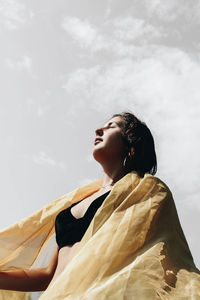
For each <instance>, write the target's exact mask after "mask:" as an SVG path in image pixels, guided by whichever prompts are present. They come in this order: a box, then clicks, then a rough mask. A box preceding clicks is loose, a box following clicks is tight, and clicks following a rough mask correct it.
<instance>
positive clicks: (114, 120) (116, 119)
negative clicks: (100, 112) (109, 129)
mask: <svg viewBox="0 0 200 300" xmlns="http://www.w3.org/2000/svg"><path fill="white" fill-rule="evenodd" d="M112 123H114V124H116V125H118V126H120V127H121V126H122V125H123V120H122V118H121V117H119V116H116V117H113V118H111V119H109V120H108V121H107V122H106V123H105V125H104V126H107V125H110V124H112Z"/></svg>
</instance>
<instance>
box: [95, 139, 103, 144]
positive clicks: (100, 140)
mask: <svg viewBox="0 0 200 300" xmlns="http://www.w3.org/2000/svg"><path fill="white" fill-rule="evenodd" d="M102 141H103V140H102V139H101V138H96V139H95V141H94V145H97V144H98V143H100V142H102Z"/></svg>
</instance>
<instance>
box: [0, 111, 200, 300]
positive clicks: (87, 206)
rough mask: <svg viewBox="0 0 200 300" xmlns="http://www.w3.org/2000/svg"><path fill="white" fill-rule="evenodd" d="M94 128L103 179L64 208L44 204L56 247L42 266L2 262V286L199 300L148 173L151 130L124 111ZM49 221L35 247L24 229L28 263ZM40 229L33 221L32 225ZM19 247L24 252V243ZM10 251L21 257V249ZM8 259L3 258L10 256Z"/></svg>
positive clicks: (53, 293)
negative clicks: (53, 224)
mask: <svg viewBox="0 0 200 300" xmlns="http://www.w3.org/2000/svg"><path fill="white" fill-rule="evenodd" d="M95 133H96V138H95V141H94V149H93V156H94V158H95V160H96V161H98V162H99V163H100V164H101V165H102V167H103V170H104V177H103V180H100V181H97V182H96V183H93V186H91V185H89V186H87V188H85V189H84V188H82V190H81V189H80V190H81V192H80V191H79V190H78V191H79V192H78V193H77V192H76V193H75V195H73V197H72V196H69V199H67V206H66V209H65V210H62V209H61V208H63V207H65V205H63V204H61V205H60V207H58V211H59V214H57V217H56V218H54V216H55V205H54V208H53V209H54V211H53V212H51V213H49V214H47V215H45V214H46V211H47V210H51V209H52V207H51V206H50V208H49V207H48V209H47V208H46V209H45V214H44V215H45V217H44V219H45V220H47V221H45V222H44V226H42V228H43V227H45V226H47V225H46V224H51V222H52V220H50V219H52V218H50V217H52V216H53V221H54V220H55V229H56V241H57V244H58V248H57V249H56V251H55V253H54V255H53V258H52V259H51V261H50V263H49V264H48V265H47V266H45V267H41V268H36V267H35V268H33V267H32V268H23V269H22V266H20V267H21V268H20V269H19V266H18V269H15V270H13V269H11V270H9V267H10V266H12V264H13V262H12V264H11V263H10V262H9V263H8V262H7V265H6V263H5V264H4V270H3V271H2V272H1V273H0V289H7V290H17V291H38V290H40V291H43V290H46V292H44V294H43V295H42V296H41V299H68V297H69V299H142V300H143V299H168V297H169V299H177V295H178V296H179V299H189V298H181V295H182V296H183V297H185V296H186V297H190V296H191V295H193V296H194V299H197V298H195V297H198V296H199V291H198V288H197V286H198V284H199V279H200V277H199V275H198V270H197V269H196V268H195V266H194V263H193V260H192V257H191V254H190V251H189V248H188V246H187V243H186V241H185V238H184V235H183V233H182V230H181V227H180V224H179V221H178V217H177V215H176V210H175V207H174V203H173V200H172V197H171V193H170V191H169V190H168V188H167V187H166V186H165V185H164V184H163V183H162V182H161V181H160V180H159V179H157V178H155V177H153V176H152V175H154V174H155V172H156V154H155V149H154V141H153V137H152V135H151V132H150V130H149V129H148V127H147V126H146V125H145V124H144V123H143V122H141V121H140V120H138V119H137V118H136V117H135V116H134V115H133V114H130V113H123V114H117V115H114V116H113V117H112V118H111V119H110V120H109V121H108V122H107V123H106V124H105V126H103V127H102V128H99V129H97V130H96V131H95ZM150 174H152V175H150ZM63 200H66V199H62V198H61V199H59V200H58V202H59V204H60V203H61V202H62V201H63ZM77 202H78V203H77ZM54 204H55V203H54ZM70 204H71V205H70ZM56 206H59V205H58V204H56ZM41 215H43V212H42V214H41V213H39V215H37V219H38V218H39V220H40V221H39V223H40V224H41V223H42V221H41V219H42V218H41ZM33 219H34V223H35V224H38V223H37V222H36V221H35V217H34V218H33ZM28 222H29V223H30V220H29V221H27V224H29V223H28ZM25 223H26V222H25ZM20 227H22V226H20ZM36 227H37V226H36ZM47 227H48V228H47V229H46V232H48V231H49V232H48V234H46V237H45V239H43V240H42V242H40V243H41V244H42V245H43V246H42V247H40V246H38V249H39V250H38V253H36V252H37V251H35V247H30V244H31V243H32V241H30V237H28V235H27V237H26V239H25V241H23V244H25V243H26V241H27V240H29V242H28V245H29V246H28V247H29V248H26V247H25V249H29V251H30V249H32V250H31V251H33V248H34V251H33V252H34V253H33V255H32V256H33V258H31V257H30V261H31V259H32V262H30V265H31V266H35V265H36V266H37V264H35V265H34V263H33V262H36V263H37V261H38V260H40V258H41V256H42V253H43V252H44V251H45V250H44V249H47V248H48V247H47V246H45V247H44V245H45V243H47V244H48V241H49V240H50V238H51V237H52V230H50V229H51V228H52V227H51V225H48V226H47ZM42 230H43V229H41V227H40V225H38V232H39V231H42ZM44 232H45V231H43V232H42V234H39V235H38V234H36V233H33V234H31V238H32V236H37V239H36V240H37V242H36V244H37V243H38V236H40V237H41V236H43V235H44ZM24 233H25V235H26V234H27V233H26V232H25V229H24ZM4 235H5V234H4ZM7 235H9V232H7ZM9 236H10V235H9ZM34 241H35V239H34ZM18 248H19V247H18ZM43 248H44V249H43ZM12 253H13V252H12ZM21 253H22V254H23V253H24V254H25V255H27V251H26V250H24V249H23V251H22V252H21ZM22 254H21V257H22ZM13 256H14V257H15V258H14V260H16V261H17V259H19V260H20V255H16V254H15V255H13ZM30 256H31V255H30ZM6 258H7V261H9V255H8V256H7V257H6ZM4 260H5V258H4ZM11 261H12V259H11ZM9 264H10V265H9ZM13 265H14V264H13ZM24 265H26V263H24ZM27 265H28V264H27ZM6 268H7V270H6ZM15 268H16V267H15ZM182 269H183V271H180V270H182ZM190 282H192V284H193V286H192V287H191V284H190ZM186 283H187V284H186ZM7 295H8V294H7ZM19 297H20V296H19ZM165 297H166V298H165ZM19 299H20V298H19Z"/></svg>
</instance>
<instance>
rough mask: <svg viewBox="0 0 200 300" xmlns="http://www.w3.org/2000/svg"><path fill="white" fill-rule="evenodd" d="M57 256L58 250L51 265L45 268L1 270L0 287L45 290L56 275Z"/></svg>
mask: <svg viewBox="0 0 200 300" xmlns="http://www.w3.org/2000/svg"><path fill="white" fill-rule="evenodd" d="M57 258H58V250H56V252H55V254H54V256H53V258H52V259H51V261H50V263H49V265H47V266H46V267H44V268H37V269H13V270H9V271H0V289H3V290H13V291H23V292H35V291H44V290H45V289H46V288H47V287H48V285H49V283H50V281H51V279H52V277H53V275H54V272H55V269H56V266H57Z"/></svg>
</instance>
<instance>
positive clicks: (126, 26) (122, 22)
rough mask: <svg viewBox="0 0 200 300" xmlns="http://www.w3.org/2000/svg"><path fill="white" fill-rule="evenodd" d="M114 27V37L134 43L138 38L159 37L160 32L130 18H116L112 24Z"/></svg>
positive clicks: (140, 20)
mask: <svg viewBox="0 0 200 300" xmlns="http://www.w3.org/2000/svg"><path fill="white" fill-rule="evenodd" d="M112 23H113V25H114V36H115V37H116V38H117V39H120V40H122V41H128V42H131V41H134V40H136V39H138V38H141V37H143V38H145V41H146V40H147V39H150V38H153V37H159V36H160V35H161V32H160V31H159V30H158V29H157V28H155V27H154V26H152V25H151V24H148V23H147V22H146V21H145V20H143V19H136V18H133V17H131V16H129V17H125V18H122V17H121V18H117V19H114V21H113V22H112Z"/></svg>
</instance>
